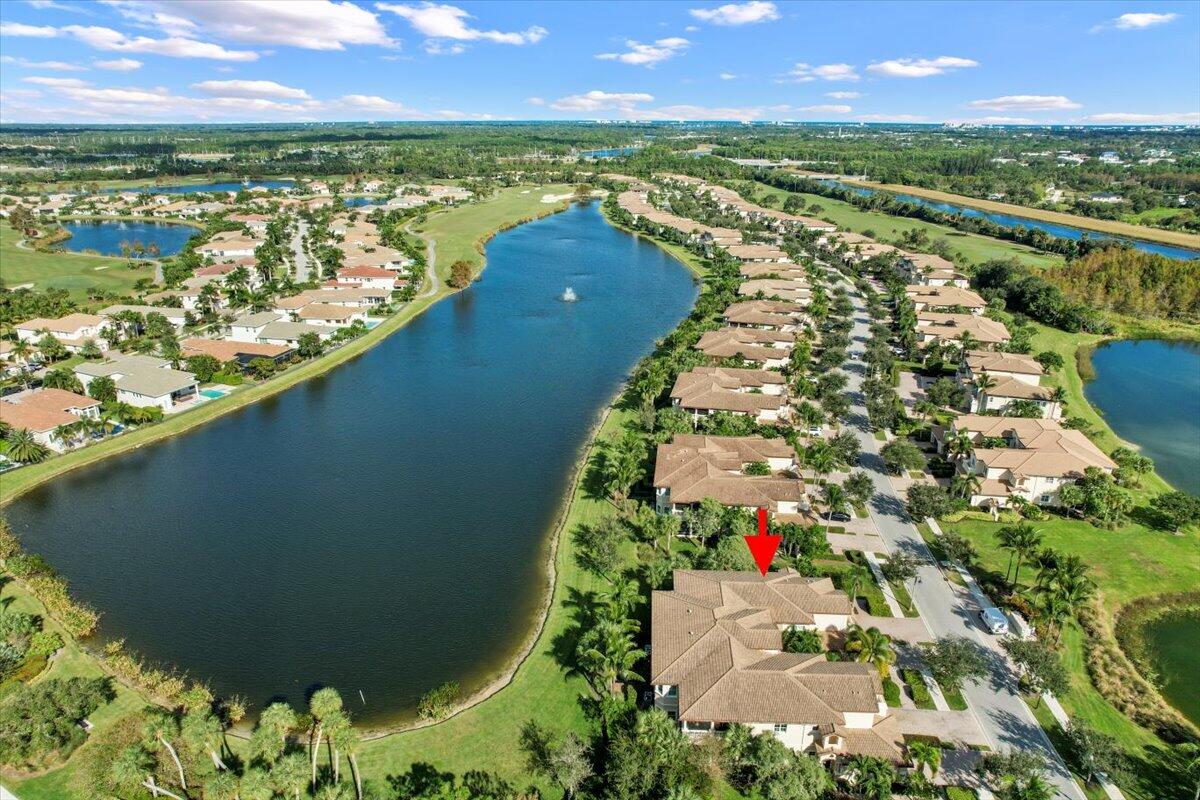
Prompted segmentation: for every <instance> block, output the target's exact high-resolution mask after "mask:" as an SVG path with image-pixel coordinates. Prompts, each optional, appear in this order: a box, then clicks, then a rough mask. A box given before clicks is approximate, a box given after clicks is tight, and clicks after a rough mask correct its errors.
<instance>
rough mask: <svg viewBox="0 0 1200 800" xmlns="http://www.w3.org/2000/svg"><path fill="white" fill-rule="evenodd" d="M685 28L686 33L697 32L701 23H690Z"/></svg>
mask: <svg viewBox="0 0 1200 800" xmlns="http://www.w3.org/2000/svg"><path fill="white" fill-rule="evenodd" d="M683 30H684V33H696V32H697V31H699V30H700V26H699V25H688V26H687V27H686V28H684V29H683Z"/></svg>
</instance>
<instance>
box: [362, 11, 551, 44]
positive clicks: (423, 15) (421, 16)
mask: <svg viewBox="0 0 1200 800" xmlns="http://www.w3.org/2000/svg"><path fill="white" fill-rule="evenodd" d="M375 7H376V8H378V9H380V10H381V11H390V12H392V13H393V14H396V15H397V16H400V17H403V18H404V19H406V20H408V22H409V24H410V25H412V26H413V28H415V29H416V30H417V32H418V33H420V34H422V35H424V36H425V37H427V38H429V39H453V40H455V41H460V42H474V41H479V40H486V41H489V42H496V43H498V44H514V45H524V44H536V43H537V42H540V41H541V40H542V39H544V38H546V34H547V33H548V32H549V31H547V30H546V29H545V28H543V27H542V26H540V25H534V26H532V27H530V28H527V29H525V30H524V31H487V30H481V29H479V28H472V27H471V26H470V25H468V24H467V20H470V19H473V17H472V16H471V15H470V14H468V13H467V12H466V11H465V10H463V9H461V8H459V7H457V6H451V5H444V4H441V3H422V4H421V5H419V6H410V5H397V4H395V3H376V4H375Z"/></svg>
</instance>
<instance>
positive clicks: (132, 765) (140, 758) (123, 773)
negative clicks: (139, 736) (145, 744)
mask: <svg viewBox="0 0 1200 800" xmlns="http://www.w3.org/2000/svg"><path fill="white" fill-rule="evenodd" d="M109 776H110V777H111V778H112V780H113V783H115V784H116V785H117V786H118V787H121V788H123V789H132V788H133V787H135V786H141V787H144V788H145V789H147V790H148V791H149V792H150V794H151V796H152V797H158V796H159V795H160V794H165V795H166V796H167V797H171V798H174V800H184V798H183V797H181V796H179V795H177V794H175V793H174V792H172V791H168V790H167V789H164V788H163V787H161V786H159V785H158V784H157V783H155V781H154V757H153V756H151V755H150V754H149V753H147V752H146V751H145V749H144V748H141V747H138V746H137V745H132V746H130V747H126V748H125V749H124V750H122V751H121V752H120V753H118V754H117V757H116V758H115V759H113V762H112V766H110V767H109Z"/></svg>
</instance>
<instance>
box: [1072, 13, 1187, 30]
mask: <svg viewBox="0 0 1200 800" xmlns="http://www.w3.org/2000/svg"><path fill="white" fill-rule="evenodd" d="M1176 19H1179V15H1178V14H1174V13H1171V14H1154V13H1151V12H1148V11H1147V12H1142V13H1139V14H1122V15H1121V16H1119V17H1117V18H1116V19H1111V20H1109V21H1108V22H1105V23H1102V24H1100V25H1097V26H1096V27H1094V28H1092V33H1096V32H1097V31H1102V30H1107V29H1109V28H1116V29H1117V30H1119V31H1138V30H1143V29H1145V28H1153V27H1155V26H1157V25H1166V24H1167V23H1168V22H1173V21H1174V20H1176Z"/></svg>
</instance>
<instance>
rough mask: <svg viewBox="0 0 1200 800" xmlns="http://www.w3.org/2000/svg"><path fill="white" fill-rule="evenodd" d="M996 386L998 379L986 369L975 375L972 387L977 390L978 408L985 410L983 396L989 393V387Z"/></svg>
mask: <svg viewBox="0 0 1200 800" xmlns="http://www.w3.org/2000/svg"><path fill="white" fill-rule="evenodd" d="M995 386H996V379H995V378H993V377H992V376H991V375H988V374H987V371H986V370H985V371H983V372H980V373H979V374H978V375H976V376H975V380H974V381H972V382H971V387H972V388H973V389H974V390H975V399H976V400H978V401H979V406H978V410H980V411H982V410H983V396H984V395H985V394H987V392H988V389H993V388H995Z"/></svg>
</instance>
